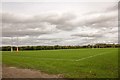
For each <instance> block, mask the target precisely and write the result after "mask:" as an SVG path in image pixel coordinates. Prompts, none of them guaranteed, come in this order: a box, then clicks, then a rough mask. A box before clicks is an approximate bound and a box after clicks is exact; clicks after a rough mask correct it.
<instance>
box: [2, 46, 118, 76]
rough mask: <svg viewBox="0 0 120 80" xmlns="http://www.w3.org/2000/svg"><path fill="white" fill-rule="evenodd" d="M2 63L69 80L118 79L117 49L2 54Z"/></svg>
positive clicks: (4, 52)
mask: <svg viewBox="0 0 120 80" xmlns="http://www.w3.org/2000/svg"><path fill="white" fill-rule="evenodd" d="M2 57H3V58H2V59H3V61H2V62H3V64H5V65H7V66H15V67H20V68H30V69H35V70H40V71H43V72H45V73H49V74H62V75H64V77H65V78H66V77H67V78H117V77H118V49H117V48H106V49H105V48H102V49H67V50H38V51H20V52H10V51H3V53H2Z"/></svg>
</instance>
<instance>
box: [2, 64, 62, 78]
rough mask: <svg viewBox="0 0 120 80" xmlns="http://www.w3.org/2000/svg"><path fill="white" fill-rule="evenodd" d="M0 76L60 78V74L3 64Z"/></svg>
mask: <svg viewBox="0 0 120 80" xmlns="http://www.w3.org/2000/svg"><path fill="white" fill-rule="evenodd" d="M2 77H3V78H62V75H50V74H46V73H43V72H40V71H35V70H31V69H19V68H16V67H6V66H3V68H2Z"/></svg>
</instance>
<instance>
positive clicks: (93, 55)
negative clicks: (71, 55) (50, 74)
mask: <svg viewBox="0 0 120 80" xmlns="http://www.w3.org/2000/svg"><path fill="white" fill-rule="evenodd" d="M103 54H107V53H106V52H104V53H101V54H96V55H92V56H89V57H85V58H81V59H77V60H75V61H81V60H85V59H89V58H92V57H96V56H99V55H103Z"/></svg>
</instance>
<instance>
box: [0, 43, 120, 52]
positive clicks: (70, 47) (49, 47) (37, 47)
mask: <svg viewBox="0 0 120 80" xmlns="http://www.w3.org/2000/svg"><path fill="white" fill-rule="evenodd" d="M12 48H13V50H16V46H12ZM18 48H19V50H21V51H22V50H56V49H81V48H120V44H95V45H90V44H89V45H84V46H79V45H78V46H60V45H55V46H20V47H18ZM0 50H1V51H10V50H11V46H2V47H0Z"/></svg>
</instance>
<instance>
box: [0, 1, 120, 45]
mask: <svg viewBox="0 0 120 80" xmlns="http://www.w3.org/2000/svg"><path fill="white" fill-rule="evenodd" d="M32 1H33V0H31V2H25V1H23V2H19V0H18V2H17V1H15V0H13V2H10V1H9V2H8V0H7V1H6V2H5V1H4V2H2V6H1V7H0V8H1V9H2V11H0V15H1V16H2V18H1V19H2V22H1V23H0V24H2V44H0V45H3V46H4V45H18V46H23V45H24V46H26V45H37V46H38V45H48V46H51V45H87V44H96V43H118V2H116V1H115V2H103V1H102V2H99V1H98V2H95V1H92V2H89V1H88V2H87V1H83V2H79V1H76V0H75V1H73V2H71V1H72V0H70V1H68V2H64V1H63V0H62V1H63V2H62V1H54V0H53V2H52V1H51V2H50V1H41V2H32Z"/></svg>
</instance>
